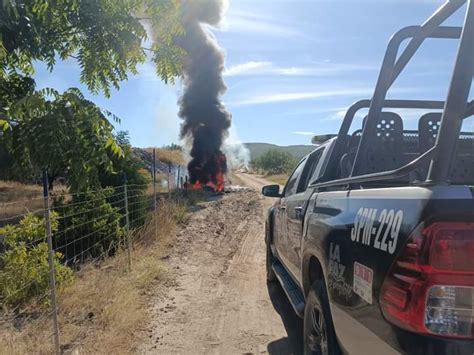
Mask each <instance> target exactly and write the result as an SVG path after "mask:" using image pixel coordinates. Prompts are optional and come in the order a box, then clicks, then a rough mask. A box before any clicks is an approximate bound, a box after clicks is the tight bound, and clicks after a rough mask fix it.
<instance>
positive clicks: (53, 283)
mask: <svg viewBox="0 0 474 355" xmlns="http://www.w3.org/2000/svg"><path fill="white" fill-rule="evenodd" d="M43 201H44V223H45V234H46V241H47V244H48V273H49V278H48V279H49V291H50V301H51V308H52V309H53V327H54V347H55V350H56V354H60V353H61V348H60V345H59V344H60V343H59V324H58V307H57V303H56V279H55V273H56V271H55V269H54V249H53V239H52V233H51V219H50V210H49V186H48V171H47V170H46V169H45V170H43Z"/></svg>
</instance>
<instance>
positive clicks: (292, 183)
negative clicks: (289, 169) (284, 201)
mask: <svg viewBox="0 0 474 355" xmlns="http://www.w3.org/2000/svg"><path fill="white" fill-rule="evenodd" d="M305 163H306V159H303V160H302V161H300V163H299V164H298V165H297V167H296V169H295V170H294V171H293V174H291V176H290V178H289V179H288V182H287V183H286V187H285V197H288V196H291V195H294V194H295V193H296V188H297V187H298V181H299V178H300V176H301V173H302V172H303V169H304V167H305Z"/></svg>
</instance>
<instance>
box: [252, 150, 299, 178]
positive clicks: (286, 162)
mask: <svg viewBox="0 0 474 355" xmlns="http://www.w3.org/2000/svg"><path fill="white" fill-rule="evenodd" d="M296 163H297V161H296V159H295V158H294V157H293V156H292V155H291V154H290V153H288V152H285V151H281V150H277V149H270V150H268V151H267V152H266V153H265V154H263V155H261V156H260V157H258V158H257V159H254V160H253V161H252V166H253V167H254V168H256V169H262V170H264V171H266V172H268V173H271V174H282V173H288V172H290V171H291V170H292V169H293V168H294V167H295V166H296Z"/></svg>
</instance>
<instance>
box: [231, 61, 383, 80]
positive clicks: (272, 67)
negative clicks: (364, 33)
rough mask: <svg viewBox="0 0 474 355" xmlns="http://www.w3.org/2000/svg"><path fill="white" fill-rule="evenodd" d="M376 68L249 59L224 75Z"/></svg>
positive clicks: (311, 73)
mask: <svg viewBox="0 0 474 355" xmlns="http://www.w3.org/2000/svg"><path fill="white" fill-rule="evenodd" d="M372 70H378V67H376V66H369V65H351V64H344V63H330V62H322V63H314V64H313V65H311V66H299V67H298V66H294V67H282V66H278V65H276V64H274V63H272V62H269V61H249V62H245V63H241V64H237V65H234V66H231V67H229V68H227V69H226V70H225V72H224V75H225V76H244V75H252V76H255V75H281V76H323V75H328V74H337V73H343V72H344V73H346V72H354V71H372Z"/></svg>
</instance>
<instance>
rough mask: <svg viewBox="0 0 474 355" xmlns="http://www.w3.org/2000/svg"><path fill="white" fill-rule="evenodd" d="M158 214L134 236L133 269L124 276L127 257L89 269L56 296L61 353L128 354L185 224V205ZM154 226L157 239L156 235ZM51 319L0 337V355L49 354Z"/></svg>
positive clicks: (167, 206) (168, 204)
mask: <svg viewBox="0 0 474 355" xmlns="http://www.w3.org/2000/svg"><path fill="white" fill-rule="evenodd" d="M160 205H161V208H160V210H159V212H158V213H157V214H156V215H155V216H154V217H153V218H151V220H150V221H149V222H148V223H147V224H146V225H145V226H144V227H143V228H142V229H141V230H140V232H139V233H137V234H136V237H137V238H136V239H135V243H134V250H133V252H132V269H131V271H130V272H128V271H127V269H128V267H127V265H128V258H127V254H126V253H125V252H122V253H119V254H117V255H116V256H115V257H113V258H109V259H108V260H106V261H104V262H102V263H100V264H96V265H94V264H89V265H88V266H87V267H85V268H83V269H82V270H81V271H80V272H79V273H78V274H77V276H76V281H75V282H74V284H73V285H72V286H70V287H68V288H67V289H65V290H63V291H62V292H61V294H60V296H59V323H60V330H61V344H62V350H63V351H64V352H73V351H77V352H79V353H86V354H88V353H113V354H115V353H117V354H118V353H131V352H134V351H136V349H137V347H136V346H137V345H138V344H136V343H135V341H136V338H137V337H136V333H137V332H138V331H140V329H141V328H142V325H144V324H146V322H147V319H148V316H149V312H148V311H147V310H148V303H147V302H148V299H149V297H148V296H147V295H149V294H150V293H152V292H153V291H154V289H155V288H156V286H157V285H158V284H159V283H162V282H165V281H166V280H167V272H166V269H165V267H164V265H163V264H162V262H161V261H160V259H161V257H162V256H163V255H164V254H165V253H167V249H169V245H170V243H171V241H172V238H173V236H174V235H175V229H176V226H177V224H178V223H183V222H184V221H186V215H187V212H186V211H187V206H186V204H185V203H183V202H175V201H162V202H161V203H160ZM155 223H156V225H157V226H159V228H157V233H155ZM51 322H52V321H51V318H50V317H47V318H43V319H41V320H40V321H38V322H34V323H29V324H28V325H26V326H23V327H22V329H21V330H15V331H13V333H15V334H14V336H11V337H5V336H2V337H0V353H5V354H7V353H8V354H17V353H18V354H22V353H40V354H43V353H44V354H47V353H51V352H52V351H53V345H52V344H53V341H52V338H49V337H50V336H51V329H52V328H51V327H52V325H51V324H52V323H51Z"/></svg>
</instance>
